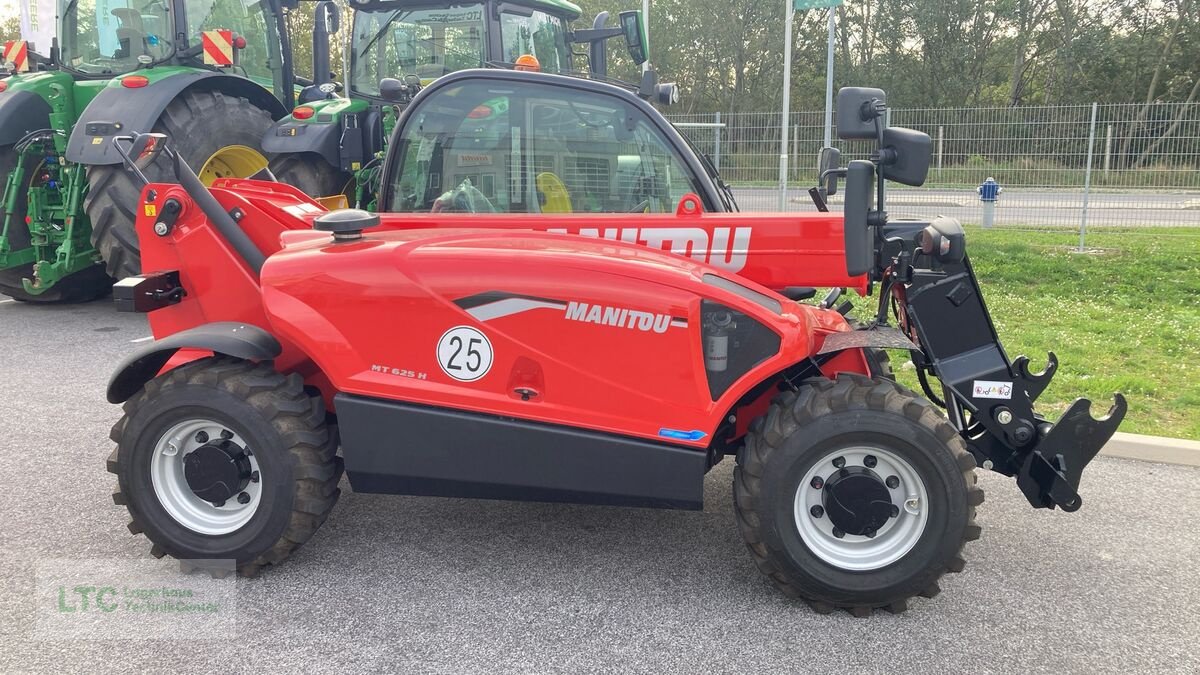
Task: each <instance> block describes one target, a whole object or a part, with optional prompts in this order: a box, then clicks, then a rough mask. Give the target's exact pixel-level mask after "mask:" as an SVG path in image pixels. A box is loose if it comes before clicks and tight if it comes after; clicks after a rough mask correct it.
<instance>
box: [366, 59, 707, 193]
mask: <svg viewBox="0 0 1200 675" xmlns="http://www.w3.org/2000/svg"><path fill="white" fill-rule="evenodd" d="M418 105H419V107H418V108H416V109H411V108H410V109H409V111H408V115H407V116H406V120H405V122H404V126H403V128H402V129H401V130H400V131H399V132H398V134H397V137H396V138H397V144H396V145H395V146H394V148H395V150H394V152H390V153H389V155H388V156H389V158H390V159H389V161H390V162H392V165H391V166H389V167H388V171H389V174H390V175H391V178H390V180H389V182H390V185H389V186H388V189H389V193H388V195H387V197H386V199H385V204H384V210H385V211H407V212H420V211H432V212H470V213H614V212H615V213H671V212H673V211H674V210H675V208H676V205H677V204H678V203H679V200H680V199H681V198H682V197H683V196H684V195H686V194H688V193H697V194H701V195H703V194H704V192H703V191H702V189H701V188H702V185H703V184H702V182H701V181H700V179H699V177H697V176H696V175H694V174H693V173H692V172H691V170H690V169H689V168H688V165H687V162H686V161H685V159H684V157H683V155H682V154H681V153H680V152H679V151H678V150H677V149H676V148H675V147H674V146H673V144H672V143H671V142H670V141H668V139H667V138H666V137H665V136H664V135H663V133H662V132H661V130H660V129H659V128H658V126H657V125H656V124H655V122H654V120H652V119H651V118H650V117H649V116H648V115H646V114H645V113H644V112H643V111H642V110H640V109H639V108H638V107H635V106H633V105H630V104H629V102H627V101H624V100H622V99H620V98H617V97H614V96H612V95H610V94H607V93H602V92H596V91H588V90H585V89H581V88H574V87H554V86H550V85H546V84H542V83H534V82H526V83H522V84H521V86H520V87H514V86H512V84H511V82H496V83H490V82H483V81H470V82H464V83H462V84H456V85H453V86H448V87H443V88H441V89H439V90H438V91H436V92H431V93H430V94H429V95H426V96H424V97H423V98H422V100H421V102H420V103H419V104H418ZM705 208H706V209H708V210H711V209H712V208H713V205H712V204H707V203H706V204H705Z"/></svg>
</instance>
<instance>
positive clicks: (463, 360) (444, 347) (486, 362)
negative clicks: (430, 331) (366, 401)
mask: <svg viewBox="0 0 1200 675" xmlns="http://www.w3.org/2000/svg"><path fill="white" fill-rule="evenodd" d="M437 357H438V365H439V366H441V367H442V372H444V373H446V374H447V375H449V376H450V377H453V378H454V379H456V380H459V381H461V382H474V381H475V380H478V379H479V378H481V377H483V376H484V375H487V372H488V371H489V370H491V368H492V343H491V342H489V341H488V339H487V336H486V335H484V334H483V333H480V332H479V331H478V330H476V329H474V328H472V327H470V326H455V327H454V328H451V329H450V330H448V331H446V332H445V333H443V334H442V338H441V339H440V340H438V345H437Z"/></svg>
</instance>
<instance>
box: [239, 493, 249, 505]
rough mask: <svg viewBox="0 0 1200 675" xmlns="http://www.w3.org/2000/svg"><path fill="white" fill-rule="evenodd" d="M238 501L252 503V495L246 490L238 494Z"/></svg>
mask: <svg viewBox="0 0 1200 675" xmlns="http://www.w3.org/2000/svg"><path fill="white" fill-rule="evenodd" d="M238 503H239V504H249V503H250V495H248V494H246V493H245V492H243V493H241V494H239V495H238Z"/></svg>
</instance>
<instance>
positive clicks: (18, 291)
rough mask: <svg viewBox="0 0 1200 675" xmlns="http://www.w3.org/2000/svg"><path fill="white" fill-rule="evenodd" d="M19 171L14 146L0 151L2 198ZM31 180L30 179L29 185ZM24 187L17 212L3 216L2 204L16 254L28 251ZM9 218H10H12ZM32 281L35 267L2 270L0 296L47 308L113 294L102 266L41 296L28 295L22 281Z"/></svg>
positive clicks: (76, 275)
mask: <svg viewBox="0 0 1200 675" xmlns="http://www.w3.org/2000/svg"><path fill="white" fill-rule="evenodd" d="M30 164H32V162H31V163H30ZM16 167H17V153H16V151H15V150H13V148H12V147H11V146H6V147H3V148H0V195H2V194H3V186H4V185H5V183H6V182H7V179H8V176H9V175H10V174H11V173H12V171H13V169H15V168H16ZM36 168H37V167H36V166H28V167H26V170H27V171H28V172H29V173H32V172H33V171H34V170H35V169H36ZM32 180H33V179H32V177H30V181H32ZM24 187H25V189H23V190H21V191H20V192H18V193H17V203H16V208H15V209H13V211H12V213H11V214H9V213H7V212H3V206H4V205H3V204H0V228H3V227H4V222H5V219H8V222H9V230H8V245H9V247H10V249H11V250H14V251H19V250H21V249H24V248H28V247H29V227H28V226H27V225H26V224H25V209H26V206H27V202H28V199H29V190H28V187H29V184H28V183H27V184H26V185H25V186H24ZM10 215H11V218H9V216H10ZM30 278H33V264H32V263H28V264H25V265H17V266H16V267H9V268H7V269H0V294H4V295H7V296H8V297H10V298H12V299H14V300H20V301H21V302H29V303H39V304H48V303H58V302H62V303H67V302H88V301H89V300H95V299H96V298H101V297H104V296H105V295H108V293H109V291H111V290H112V279H110V278H108V275H107V274H105V273H104V268H103V267H102V266H100V265H92V266H90V267H87V268H86V269H82V270H80V271H78V272H75V273H74V274H71V275H70V276H67V277H65V278H63V279H60V280H59V281H58V283H57V284H55V285H54V287H53V288H51V289H50V290H48V291H46V292H45V293H41V294H38V295H33V294H30V293H27V292H25V287H24V285H22V283H21V280H22V279H30Z"/></svg>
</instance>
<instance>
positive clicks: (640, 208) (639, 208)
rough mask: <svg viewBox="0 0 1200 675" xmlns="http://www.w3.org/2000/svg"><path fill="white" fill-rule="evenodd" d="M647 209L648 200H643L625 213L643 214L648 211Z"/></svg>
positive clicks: (648, 206) (648, 205)
mask: <svg viewBox="0 0 1200 675" xmlns="http://www.w3.org/2000/svg"><path fill="white" fill-rule="evenodd" d="M648 208H650V200H649V199H643V200H642V201H640V202H638V203H637V206H635V207H633V208H632V209H629V210H628V211H626V213H645V212H646V209H648Z"/></svg>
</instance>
